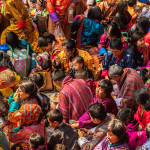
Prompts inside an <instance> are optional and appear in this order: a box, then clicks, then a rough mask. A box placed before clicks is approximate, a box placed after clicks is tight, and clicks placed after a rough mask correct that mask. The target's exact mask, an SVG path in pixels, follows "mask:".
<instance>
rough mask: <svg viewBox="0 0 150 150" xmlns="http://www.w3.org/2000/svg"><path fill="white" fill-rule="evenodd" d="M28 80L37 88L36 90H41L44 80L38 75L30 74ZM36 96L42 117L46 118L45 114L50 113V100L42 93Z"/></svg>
mask: <svg viewBox="0 0 150 150" xmlns="http://www.w3.org/2000/svg"><path fill="white" fill-rule="evenodd" d="M29 78H30V79H31V80H32V81H33V82H34V83H35V84H36V85H37V86H38V90H40V88H42V86H43V84H44V79H43V76H42V75H41V74H40V73H34V74H31V75H30V76H29ZM37 95H38V97H39V99H40V100H41V103H42V112H43V117H45V118H46V114H47V113H48V112H49V111H50V99H49V98H48V97H47V96H46V95H45V94H43V93H38V94H37Z"/></svg>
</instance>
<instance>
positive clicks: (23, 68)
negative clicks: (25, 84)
mask: <svg viewBox="0 0 150 150" xmlns="http://www.w3.org/2000/svg"><path fill="white" fill-rule="evenodd" d="M9 48H10V50H11V52H12V57H11V61H12V64H13V66H14V68H15V70H16V72H17V74H18V75H19V76H20V77H21V78H24V77H27V76H28V75H29V73H30V64H31V60H30V59H29V45H27V58H26V59H21V60H20V59H14V57H13V49H12V47H11V46H10V45H9Z"/></svg>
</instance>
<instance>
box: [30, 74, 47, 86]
mask: <svg viewBox="0 0 150 150" xmlns="http://www.w3.org/2000/svg"><path fill="white" fill-rule="evenodd" d="M29 78H30V79H31V80H32V81H33V82H34V83H35V84H36V85H37V86H38V88H41V87H42V86H43V84H44V79H43V76H42V75H41V74H40V73H33V74H31V75H30V76H29Z"/></svg>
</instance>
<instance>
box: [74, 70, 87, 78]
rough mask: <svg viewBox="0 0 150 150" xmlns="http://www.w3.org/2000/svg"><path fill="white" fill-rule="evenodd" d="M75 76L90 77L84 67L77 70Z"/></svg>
mask: <svg viewBox="0 0 150 150" xmlns="http://www.w3.org/2000/svg"><path fill="white" fill-rule="evenodd" d="M75 78H76V79H86V78H88V75H87V72H86V71H85V70H84V69H79V70H76V72H75Z"/></svg>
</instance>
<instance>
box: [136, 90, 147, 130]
mask: <svg viewBox="0 0 150 150" xmlns="http://www.w3.org/2000/svg"><path fill="white" fill-rule="evenodd" d="M134 96H135V100H136V103H137V104H138V105H139V106H138V110H137V111H136V114H135V115H134V117H135V118H136V119H137V120H138V122H139V124H140V128H141V130H145V129H146V126H147V125H148V123H150V100H149V94H148V92H147V91H146V90H144V89H140V90H137V91H136V92H135V93H134Z"/></svg>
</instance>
